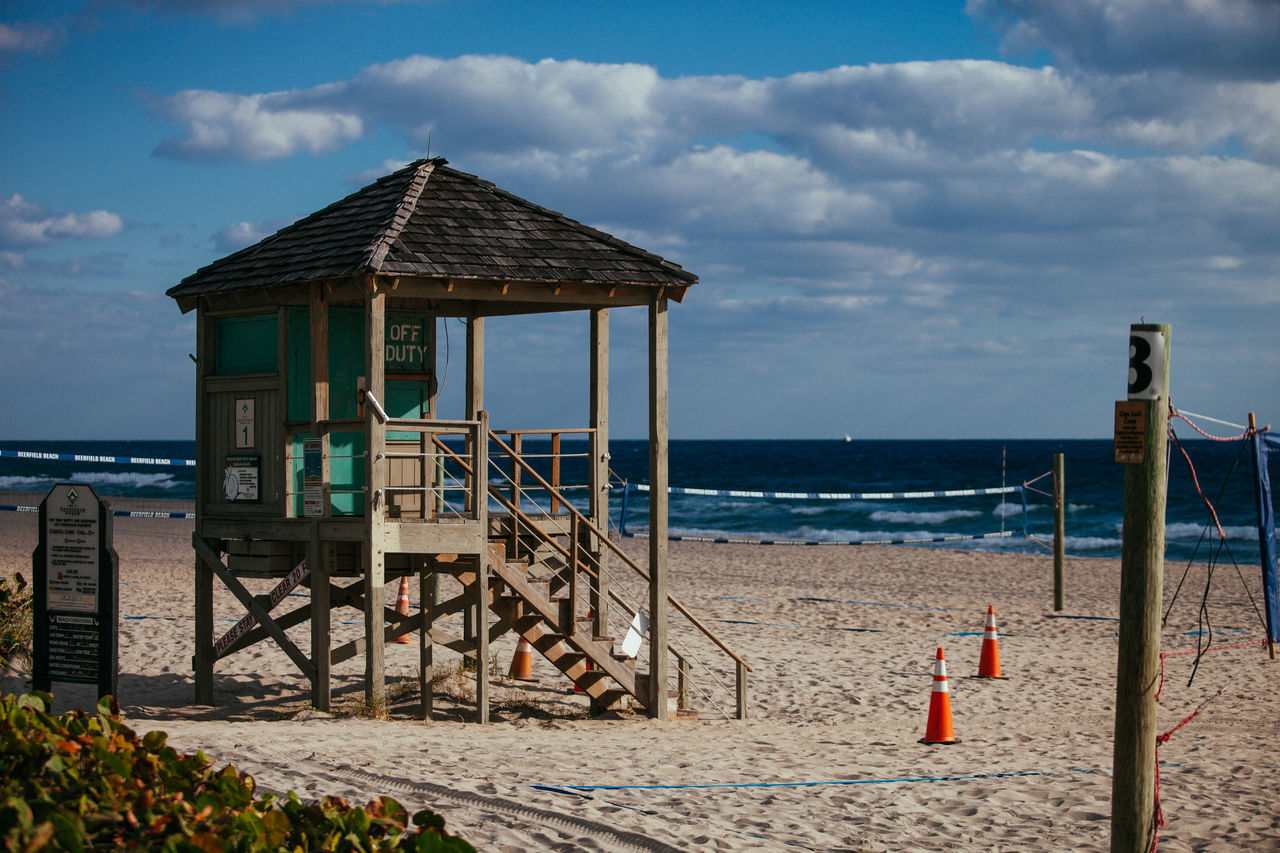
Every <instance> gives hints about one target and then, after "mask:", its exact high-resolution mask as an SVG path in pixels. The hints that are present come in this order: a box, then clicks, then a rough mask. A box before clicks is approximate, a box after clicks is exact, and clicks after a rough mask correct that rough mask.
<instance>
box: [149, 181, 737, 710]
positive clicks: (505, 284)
mask: <svg viewBox="0 0 1280 853" xmlns="http://www.w3.org/2000/svg"><path fill="white" fill-rule="evenodd" d="M696 282H697V277H696V276H694V275H692V274H691V273H689V272H686V271H685V270H683V269H682V268H680V267H679V266H678V265H676V264H673V263H671V262H669V261H666V260H663V259H662V258H660V257H658V256H656V255H653V254H651V253H648V252H645V251H642V250H641V249H638V248H636V247H634V246H631V245H629V244H627V243H625V242H623V241H621V240H618V239H616V238H614V237H611V236H610V235H608V234H605V233H603V232H601V231H598V230H596V229H593V228H589V227H587V226H585V225H583V224H581V223H579V222H576V221H574V220H572V219H569V218H567V217H565V216H563V215H561V214H558V213H555V212H553V211H550V210H547V209H545V208H542V207H539V206H538V205H535V204H532V203H530V202H528V201H526V200H524V199H522V198H519V197H517V196H514V195H512V194H510V193H507V192H504V191H502V190H500V189H498V188H497V187H495V186H494V185H493V184H491V183H489V182H486V181H483V180H480V179H478V178H477V177H475V176H473V175H468V174H464V173H462V172H458V171H456V170H454V169H451V168H449V167H448V166H447V165H446V161H444V160H443V159H431V160H420V161H418V162H415V163H412V164H410V165H409V166H406V167H405V168H403V169H400V170H399V171H397V172H395V173H393V174H390V175H388V176H386V177H384V178H382V179H380V180H378V181H375V182H374V183H372V184H370V185H369V186H367V187H365V188H364V189H361V190H359V191H358V192H356V193H354V194H352V195H350V196H348V197H347V198H344V199H342V200H341V201H338V202H336V203H334V204H332V205H330V206H328V207H326V208H324V209H323V210H320V211H318V212H316V213H313V214H311V215H310V216H307V217H305V218H304V219H301V220H299V221H298V222H295V223H294V224H293V225H290V226H288V227H286V228H284V229H282V230H281V231H279V232H277V233H276V234H274V235H273V236H271V237H268V238H266V239H265V240H263V241H261V242H259V243H258V244H256V245H254V246H251V247H249V248H247V249H243V250H241V251H239V252H236V253H234V254H232V255H229V256H228V257H225V258H223V259H221V260H219V261H215V262H214V263H212V264H210V265H209V266H207V267H204V268H202V269H200V270H199V271H197V272H196V273H195V274H193V275H191V276H189V277H188V278H186V279H184V280H183V281H182V282H181V283H180V284H178V285H177V286H175V287H173V288H171V289H170V290H169V291H168V295H169V296H171V297H173V298H174V299H175V300H177V302H178V305H179V307H180V308H181V310H182V311H183V312H184V313H185V312H188V311H192V310H194V311H195V312H196V318H197V336H196V338H197V343H196V347H197V357H196V523H195V533H194V535H193V538H192V541H193V545H194V547H195V551H196V561H195V567H196V589H195V656H194V660H193V667H194V670H195V687H196V701H197V702H199V703H202V704H210V703H212V701H213V671H214V666H215V664H216V663H217V662H218V661H219V660H221V659H223V658H226V657H227V656H229V655H233V654H234V653H236V652H237V651H239V650H241V649H244V648H246V647H248V646H251V645H253V644H255V643H258V642H263V641H266V640H273V641H274V642H275V643H277V644H278V645H279V646H280V648H281V649H283V650H284V652H285V653H286V654H287V655H288V656H289V658H290V659H291V660H292V661H293V662H294V664H295V665H296V666H297V667H298V669H299V670H300V671H301V672H302V673H303V674H304V675H305V676H306V677H307V678H308V679H309V681H310V684H311V694H312V696H311V698H312V702H313V704H314V705H315V706H316V707H317V708H320V709H322V710H327V709H328V708H329V706H330V701H331V693H332V687H331V673H332V668H333V667H334V666H336V665H340V664H341V663H342V662H344V661H347V660H350V659H352V658H355V657H357V656H359V655H361V654H363V655H364V664H365V666H364V683H365V694H366V697H367V699H368V700H369V701H371V702H375V703H376V702H381V701H382V700H383V699H384V698H385V667H384V653H385V650H384V645H385V644H386V643H389V642H392V641H394V640H396V639H397V638H401V637H404V636H405V635H407V634H410V633H411V632H417V637H418V639H419V649H420V664H421V666H420V671H421V676H420V683H421V688H422V707H423V712H424V714H425V715H427V716H428V717H429V716H430V714H431V710H432V695H431V676H432V670H433V647H435V646H438V645H443V646H446V647H448V648H450V649H453V650H455V651H457V652H460V653H462V654H463V655H465V656H468V657H470V658H472V660H473V661H475V662H477V663H478V665H477V666H476V667H475V670H476V700H477V701H476V718H477V720H479V721H481V722H485V721H487V720H488V716H489V701H490V700H489V696H490V688H489V680H490V679H489V675H488V672H487V670H488V666H487V663H488V661H489V643H490V642H491V641H493V640H494V639H496V638H498V637H500V636H502V635H503V634H504V633H506V632H509V631H511V632H515V633H517V634H518V635H520V637H522V638H523V639H525V640H526V641H527V642H528V643H529V644H530V645H531V646H532V648H533V649H535V650H537V651H538V652H540V653H541V654H542V655H543V656H544V657H545V658H546V659H547V660H549V661H551V662H552V663H553V664H554V665H555V667H556V669H558V670H559V671H560V672H562V673H563V674H564V675H565V676H566V677H567V678H568V679H570V680H571V681H573V682H574V683H575V684H576V685H577V686H578V687H580V688H581V689H582V690H583V691H584V692H586V693H587V694H588V696H590V698H591V701H592V706H593V708H594V709H596V710H601V709H606V708H610V707H617V706H619V705H621V704H625V703H628V702H629V703H631V704H632V706H633V707H635V706H638V707H639V709H640V710H642V711H643V712H644V713H647V714H648V715H650V716H653V717H656V718H660V719H667V718H669V717H670V716H672V715H673V714H675V713H676V712H677V709H676V707H675V706H677V705H678V706H680V707H683V706H686V705H687V704H688V703H687V697H688V696H689V693H690V685H691V682H692V680H693V676H694V669H695V667H697V668H699V671H700V672H705V673H706V674H707V675H708V676H710V677H711V678H712V679H719V678H720V677H721V676H723V677H724V678H725V679H726V681H727V683H728V684H730V685H732V686H730V687H728V691H729V692H730V695H731V696H732V699H730V700H729V701H728V702H727V703H726V704H728V705H731V706H733V707H734V709H735V711H736V714H737V716H739V717H742V716H745V715H746V674H747V672H748V670H749V667H748V666H747V664H746V663H745V662H744V661H743V660H742V658H741V657H739V656H738V655H737V654H735V653H734V652H732V651H731V650H730V649H729V648H728V647H727V646H725V644H724V643H723V642H721V641H720V640H719V638H717V637H715V636H714V635H713V634H712V633H711V632H710V631H709V630H708V629H706V628H705V626H703V624H702V623H701V622H700V621H698V620H697V619H696V617H694V616H693V614H692V613H689V611H688V610H687V609H686V608H684V607H683V605H681V604H680V602H679V601H677V600H676V599H675V598H673V597H672V596H671V595H670V594H669V593H668V590H667V488H666V487H667V372H668V360H667V358H668V357H667V329H668V324H667V310H668V306H669V304H670V303H671V302H673V301H674V302H680V301H681V300H682V299H683V298H684V294H685V292H686V291H687V290H688V288H689V287H691V286H692V285H693V284H695V283H696ZM633 306H637V307H645V308H647V310H648V316H649V334H648V362H649V382H648V398H649V480H650V486H651V491H650V505H649V535H650V538H649V542H648V545H649V547H648V560H647V565H641V563H642V562H644V560H643V559H640V560H639V561H637V559H636V558H633V557H631V556H629V555H628V554H627V553H626V552H625V551H624V550H623V549H621V548H619V547H618V545H617V543H615V542H614V541H612V540H611V539H610V537H609V515H608V490H609V467H608V460H609V387H608V386H609V381H608V376H609V312H610V310H611V309H613V308H623V307H633ZM564 311H584V312H588V313H589V316H590V321H589V347H588V351H589V358H590V370H589V384H590V388H589V400H590V404H589V419H590V423H589V424H588V425H586V426H582V427H566V428H564V429H551V430H547V429H542V430H521V429H519V428H518V427H517V426H516V425H507V426H505V427H504V428H503V429H500V430H496V431H495V430H492V429H491V428H490V425H489V423H488V418H487V415H486V412H485V407H484V375H485V348H484V340H485V338H484V320H485V318H486V317H490V316H498V315H525V314H538V313H551V312H564ZM446 318H461V319H462V320H463V321H465V324H466V396H465V409H466V411H465V412H464V413H462V414H463V415H464V416H463V417H462V418H459V419H454V420H444V419H441V418H439V417H438V413H437V411H436V392H437V388H436V329H437V321H441V320H444V319H446ZM584 337H585V336H584ZM549 378H550V380H551V381H550V384H551V386H552V389H554V387H555V385H556V383H555V381H554V377H549ZM534 445H536V446H537V447H538V450H539V452H538V453H537V454H536V456H537V458H536V459H533V458H527V457H528V456H529V455H530V454H527V453H526V451H525V448H526V447H530V446H534ZM570 446H572V447H576V448H585V449H584V450H583V453H582V454H579V455H585V462H586V464H585V465H581V464H580V462H581V461H582V460H579V464H578V465H577V466H576V467H577V468H578V469H579V470H582V469H585V472H584V477H585V483H581V484H576V485H581V486H583V487H585V492H586V496H585V498H583V497H582V493H581V491H578V492H573V491H571V490H570V488H569V487H570V485H575V484H569V483H566V482H563V481H562V471H563V470H565V469H567V468H569V467H573V466H570V465H569V464H568V457H569V456H570V455H571V454H569V453H568V452H567V451H566V449H565V448H567V447H570ZM562 462H564V463H565V464H564V465H562ZM618 573H621V574H622V575H625V576H626V577H625V579H619V578H618ZM249 577H258V578H261V577H269V578H277V579H279V583H278V584H277V586H276V587H275V589H274V590H273V591H272V593H270V594H269V595H258V596H255V595H253V594H251V593H250V592H249V591H248V589H247V588H246V586H245V584H244V582H243V581H244V579H245V578H249ZM406 577H408V578H414V579H416V580H417V582H418V586H419V589H420V600H421V605H420V609H419V612H417V613H416V614H405V613H402V612H397V610H396V609H394V608H391V607H388V606H387V604H386V585H387V584H388V583H389V582H393V581H397V580H400V579H401V578H406ZM215 578H217V579H218V580H219V581H220V582H221V583H222V584H224V585H225V586H226V587H227V589H228V590H230V591H231V592H232V593H233V594H234V595H235V597H236V598H237V599H238V600H239V601H240V602H241V604H242V605H243V606H244V608H245V610H246V611H247V614H246V618H245V619H244V620H243V621H242V622H241V624H240V625H239V626H237V628H235V629H233V630H232V631H230V632H228V633H226V634H223V635H222V636H220V637H215V635H214V630H213V628H214V622H213V590H214V586H213V584H214V579H215ZM611 578H614V579H613V580H611ZM637 578H638V579H639V581H637ZM449 579H452V580H449ZM637 582H638V583H640V584H641V585H642V586H641V587H640V592H639V593H637V594H633V595H632V596H631V597H630V598H628V596H627V595H626V594H625V590H626V589H627V588H628V585H629V584H630V585H634V584H635V583H637ZM298 583H303V584H305V585H306V586H308V587H309V588H310V592H311V596H310V599H311V600H310V602H309V604H306V605H303V606H301V607H298V608H296V609H294V610H292V611H290V612H287V613H273V612H272V610H273V609H274V608H275V607H276V605H277V604H279V603H280V601H282V600H283V599H284V598H285V596H286V594H287V592H288V590H289V589H290V588H291V587H292V585H294V584H298ZM342 607H348V608H356V609H358V610H360V611H362V613H363V622H364V635H363V637H360V638H357V639H355V640H352V641H349V642H347V643H344V644H341V645H338V646H336V647H335V646H333V644H332V638H331V633H330V631H331V618H332V614H333V612H334V611H336V610H337V609H338V608H342ZM672 610H678V611H679V612H680V613H681V614H683V615H684V616H685V617H686V618H685V619H681V620H679V623H680V624H681V626H683V627H693V628H694V629H695V631H694V635H693V636H692V637H690V638H689V640H688V642H687V643H681V644H676V643H674V642H672V637H671V636H670V635H669V630H670V629H671V626H672V625H675V624H676V623H675V622H674V621H672V622H670V623H669V621H668V616H669V613H670V612H671V611H672ZM459 613H461V614H462V615H463V617H464V619H463V620H462V621H463V630H462V631H461V636H458V635H457V634H451V633H449V632H448V631H446V630H444V627H442V623H443V622H444V621H445V620H446V619H447V618H449V617H452V618H453V620H454V623H456V622H458V621H459V620H458V619H457V614H459ZM491 616H492V617H493V618H492V619H491ZM308 621H309V623H310V645H311V647H310V649H309V650H306V651H304V650H303V649H300V648H299V647H298V646H297V645H296V644H295V643H294V642H292V641H291V640H290V638H289V637H288V636H287V635H286V633H285V631H286V630H287V629H289V628H291V627H293V626H296V625H300V624H302V623H304V622H308ZM623 633H626V634H628V635H629V636H627V638H626V640H627V642H624V643H622V645H623V646H624V648H621V649H620V648H619V647H618V645H619V644H618V643H616V642H615V637H614V635H615V634H623ZM708 652H709V653H710V655H711V657H712V658H714V660H713V661H712V662H710V663H703V662H701V661H700V660H696V658H697V655H698V654H705V653H708ZM637 661H638V662H639V666H638V665H637ZM642 667H643V669H642ZM673 672H674V673H675V674H676V677H677V685H678V688H679V689H678V690H675V691H672V690H670V687H669V682H670V677H669V676H670V675H671V674H672V673H673ZM722 686H723V685H722ZM673 693H674V694H675V695H676V696H678V697H679V699H678V700H673V699H672V698H671V697H672V695H673ZM704 695H705V694H704Z"/></svg>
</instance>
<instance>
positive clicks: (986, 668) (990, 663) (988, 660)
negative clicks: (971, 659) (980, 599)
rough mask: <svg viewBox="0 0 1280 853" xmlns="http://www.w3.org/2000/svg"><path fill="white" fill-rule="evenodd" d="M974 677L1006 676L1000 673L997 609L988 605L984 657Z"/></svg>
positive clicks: (979, 661) (980, 660) (983, 648)
mask: <svg viewBox="0 0 1280 853" xmlns="http://www.w3.org/2000/svg"><path fill="white" fill-rule="evenodd" d="M974 678H1004V676H1003V675H1001V674H1000V641H999V638H998V637H997V636H996V609H995V608H994V607H992V606H991V605H990V604H988V605H987V627H986V629H985V630H984V631H983V632H982V657H981V658H979V659H978V674H977V675H975V676H974Z"/></svg>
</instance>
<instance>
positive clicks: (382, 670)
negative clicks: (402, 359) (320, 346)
mask: <svg viewBox="0 0 1280 853" xmlns="http://www.w3.org/2000/svg"><path fill="white" fill-rule="evenodd" d="M364 320H365V352H364V376H365V389H366V391H367V392H368V393H371V394H373V396H374V398H375V399H376V400H377V401H378V402H379V403H382V404H384V405H385V403H386V400H387V395H386V382H385V370H386V360H385V356H384V349H385V346H384V344H385V340H384V338H385V337H386V329H387V300H386V295H385V293H384V292H382V291H375V292H372V293H370V294H369V296H368V298H367V299H366V300H365V311H364ZM364 408H365V415H364V429H365V453H366V456H365V466H364V480H365V501H364V531H365V539H364V542H363V543H361V548H360V551H361V559H360V564H361V565H360V568H361V570H362V571H363V572H364V595H365V600H364V633H365V641H366V646H365V668H364V691H365V701H366V702H368V703H369V706H370V707H374V708H378V707H381V706H382V704H383V703H384V702H385V701H386V660H385V650H384V648H383V633H384V632H383V622H384V618H383V613H382V611H383V598H384V597H385V595H386V593H385V591H384V589H383V587H384V586H385V585H386V549H385V543H384V542H383V516H384V513H385V512H386V504H387V461H386V459H385V458H384V457H383V454H385V452H386V449H387V429H386V425H385V424H384V423H382V422H381V421H380V420H379V418H378V415H377V413H376V408H377V407H375V406H368V405H367V406H365V407H364Z"/></svg>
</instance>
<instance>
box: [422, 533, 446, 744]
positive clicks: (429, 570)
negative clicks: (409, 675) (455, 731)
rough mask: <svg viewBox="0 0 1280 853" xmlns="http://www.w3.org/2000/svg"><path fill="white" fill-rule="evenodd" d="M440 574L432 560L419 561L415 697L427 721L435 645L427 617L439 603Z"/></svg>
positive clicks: (431, 710)
mask: <svg viewBox="0 0 1280 853" xmlns="http://www.w3.org/2000/svg"><path fill="white" fill-rule="evenodd" d="M440 581H441V575H440V572H438V571H436V563H435V557H434V556H430V555H428V556H425V557H423V558H422V564H421V571H420V573H419V575H418V601H419V602H420V604H419V608H418V609H419V610H420V611H421V618H422V627H421V628H420V629H419V631H418V695H419V696H420V697H421V700H422V709H421V710H422V719H424V720H430V719H431V716H432V714H433V713H434V712H435V690H434V687H433V685H434V683H435V677H436V669H435V644H434V643H432V642H431V629H432V622H433V621H434V619H432V618H431V617H429V616H428V614H429V613H431V612H432V611H433V610H434V609H435V606H436V605H437V604H439V603H440Z"/></svg>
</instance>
